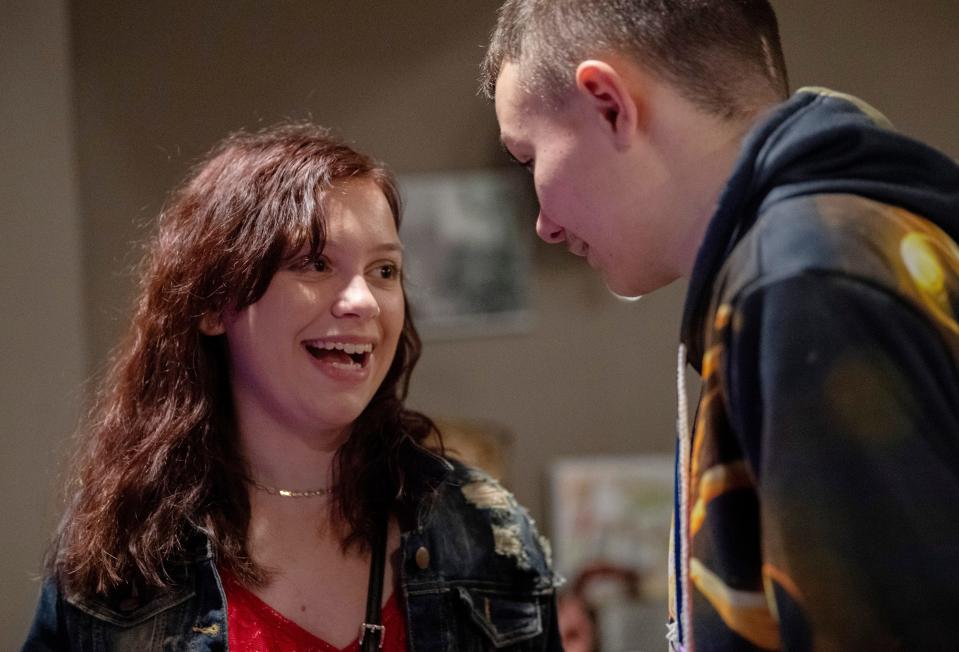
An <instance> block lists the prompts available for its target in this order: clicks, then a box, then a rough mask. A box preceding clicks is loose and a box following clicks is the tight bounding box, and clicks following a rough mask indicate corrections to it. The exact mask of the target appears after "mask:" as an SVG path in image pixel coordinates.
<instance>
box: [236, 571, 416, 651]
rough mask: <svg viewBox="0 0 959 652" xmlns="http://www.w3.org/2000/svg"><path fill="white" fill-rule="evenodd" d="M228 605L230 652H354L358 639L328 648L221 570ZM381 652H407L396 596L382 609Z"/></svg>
mask: <svg viewBox="0 0 959 652" xmlns="http://www.w3.org/2000/svg"><path fill="white" fill-rule="evenodd" d="M220 578H221V579H222V580H223V590H224V592H225V593H226V603H227V632H228V638H229V649H230V650H231V652H356V651H358V650H359V649H360V639H359V627H360V623H357V624H356V629H357V637H356V639H354V640H353V642H352V643H350V644H349V645H347V646H346V647H345V648H342V649H340V648H337V647H335V646H333V645H330V644H329V643H327V642H326V641H324V640H323V639H321V638H319V637H318V636H316V635H315V634H311V633H310V632H308V631H306V630H305V629H303V628H302V627H300V626H299V625H297V624H296V623H295V622H293V621H292V620H290V619H289V618H287V617H286V616H284V615H283V614H281V613H280V612H278V611H277V610H275V609H274V608H273V607H271V606H270V605H268V604H267V603H265V602H263V600H261V599H260V598H258V597H257V596H256V595H255V594H254V593H253V592H252V591H250V590H249V589H247V588H246V587H245V586H243V585H242V584H240V582H239V581H237V579H236V578H235V577H234V576H233V575H232V574H231V573H230V572H229V571H226V570H223V569H220ZM382 614H383V626H384V627H385V631H384V635H383V648H382V650H383V652H407V648H406V622H405V619H404V618H403V612H402V610H401V609H400V605H399V600H398V599H397V597H396V593H395V592H394V593H393V595H391V596H390V598H389V600H387V601H386V605H384V606H383V612H382Z"/></svg>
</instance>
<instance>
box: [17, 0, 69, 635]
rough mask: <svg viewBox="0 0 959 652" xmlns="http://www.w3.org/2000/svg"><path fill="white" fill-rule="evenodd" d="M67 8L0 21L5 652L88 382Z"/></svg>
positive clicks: (38, 8) (29, 8)
mask: <svg viewBox="0 0 959 652" xmlns="http://www.w3.org/2000/svg"><path fill="white" fill-rule="evenodd" d="M67 33H68V22H67V12H66V6H65V4H64V3H61V2H43V3H34V2H32V1H31V0H18V1H15V2H6V1H5V2H4V3H3V11H2V15H0V98H2V99H0V207H2V209H0V210H2V215H3V217H2V226H0V306H3V308H2V309H3V318H2V319H0V351H2V354H0V360H2V362H0V365H2V366H0V370H2V371H0V405H2V409H0V433H2V442H3V444H2V445H3V452H2V454H0V505H2V508H0V543H2V545H0V649H3V650H14V649H18V647H19V643H20V641H21V640H22V637H23V634H24V632H25V629H26V626H27V624H28V622H29V617H30V613H31V610H32V608H33V605H34V603H35V600H36V595H37V590H38V587H39V585H38V584H37V582H36V581H35V578H36V577H37V576H38V575H39V571H40V559H41V556H42V554H43V548H44V544H45V542H46V540H47V537H48V536H49V533H50V530H51V528H52V526H53V524H54V518H53V512H54V510H52V509H51V503H52V500H51V497H52V491H51V488H52V487H53V485H54V482H53V479H54V466H55V465H54V461H55V459H56V458H57V456H58V455H59V453H60V452H62V450H63V448H64V440H65V438H66V435H67V433H69V432H70V431H71V429H72V428H73V424H74V422H75V420H76V409H77V406H78V397H79V394H80V392H81V389H80V388H81V384H82V381H83V378H84V376H85V374H86V366H87V357H86V353H85V349H86V338H85V332H84V328H83V320H82V311H81V285H80V279H81V269H80V257H81V241H80V229H79V227H80V223H79V211H78V210H77V193H76V182H75V162H74V147H73V142H74V138H73V106H72V103H71V101H70V75H71V72H70V59H69V49H68V47H67Z"/></svg>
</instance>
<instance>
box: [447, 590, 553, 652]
mask: <svg viewBox="0 0 959 652" xmlns="http://www.w3.org/2000/svg"><path fill="white" fill-rule="evenodd" d="M457 591H458V593H459V597H460V600H461V601H462V602H463V603H464V605H465V606H466V607H467V608H468V609H469V614H470V617H471V619H472V620H473V622H474V623H476V625H478V626H479V628H480V629H481V630H482V631H483V633H484V634H486V636H488V637H489V639H490V642H491V643H492V644H493V646H494V647H497V648H501V647H506V646H507V645H512V644H514V643H519V642H520V641H526V640H529V639H532V638H535V637H537V636H539V635H541V634H542V633H543V617H542V612H541V607H540V604H539V600H538V599H537V597H536V596H535V595H529V596H528V597H527V599H523V598H521V597H518V596H517V595H516V594H515V593H513V592H508V593H506V592H497V591H493V590H489V589H477V588H467V587H462V586H459V587H457Z"/></svg>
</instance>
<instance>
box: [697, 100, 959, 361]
mask: <svg viewBox="0 0 959 652" xmlns="http://www.w3.org/2000/svg"><path fill="white" fill-rule="evenodd" d="M821 193H847V194H855V195H859V196H862V197H866V198H868V199H873V200H876V201H881V202H883V203H886V204H890V205H893V206H898V207H901V208H904V209H906V210H908V211H910V212H913V213H916V214H918V215H921V216H923V217H925V218H927V219H929V220H931V221H932V222H934V223H935V224H936V225H938V226H939V228H941V229H942V230H943V231H945V232H946V233H948V234H949V235H950V237H952V238H953V239H954V240H956V241H959V166H957V164H956V163H955V162H954V161H953V160H952V159H950V158H949V157H947V156H946V155H945V154H943V153H942V152H939V151H937V150H935V149H933V148H931V147H929V146H928V145H924V144H923V143H920V142H918V141H915V140H913V139H911V138H908V137H906V136H904V135H902V134H899V133H896V132H895V131H893V130H892V126H891V125H890V123H889V122H888V121H887V120H886V119H885V118H884V117H883V116H882V114H880V113H879V112H878V111H876V110H875V109H873V108H872V107H870V106H869V105H867V104H866V103H865V102H862V101H861V100H858V99H856V98H854V97H851V96H849V95H843V94H841V93H835V92H832V91H829V90H826V89H802V90H800V91H799V92H797V93H796V94H795V95H794V96H793V97H792V98H791V99H790V100H789V101H787V102H785V103H784V104H782V105H780V106H778V107H777V108H775V109H774V110H773V111H772V112H771V113H770V114H768V115H767V116H766V117H765V119H763V120H762V121H761V122H760V123H759V124H757V125H756V126H755V127H754V128H753V129H752V130H751V131H750V133H749V134H748V135H747V136H746V138H745V139H744V141H743V147H742V151H741V152H740V156H739V160H738V162H737V163H736V166H735V168H734V171H733V174H732V175H731V176H730V179H729V181H728V183H727V185H726V188H725V189H724V191H723V193H722V196H721V197H720V200H719V203H718V206H717V209H716V212H715V213H714V214H713V217H712V219H711V220H710V223H709V227H708V228H707V230H706V236H705V238H704V239H703V244H702V245H701V246H700V249H699V253H698V254H697V257H696V263H695V265H694V267H693V273H692V276H691V277H690V281H689V290H688V292H687V295H686V305H685V308H684V312H683V322H682V332H681V341H682V342H683V343H684V344H685V345H686V346H687V348H688V350H689V357H688V361H689V363H690V364H692V365H693V366H694V367H695V368H696V369H697V370H699V365H700V361H701V359H702V332H703V329H702V325H703V324H702V322H703V319H704V318H705V316H706V312H707V310H708V308H709V302H710V296H711V291H712V284H713V279H714V278H715V277H716V275H717V273H718V272H719V270H720V268H721V267H722V265H723V263H724V262H725V260H726V258H727V257H728V256H729V254H730V252H731V251H732V249H733V247H734V246H735V245H736V243H737V242H739V240H740V239H741V238H742V236H743V235H744V234H745V233H746V231H748V230H749V228H750V227H751V226H752V225H753V223H755V221H756V219H757V216H758V215H759V213H760V212H761V210H762V209H763V208H764V207H765V206H768V205H770V204H773V203H775V202H779V201H783V200H785V199H791V198H794V197H798V196H802V195H811V194H821Z"/></svg>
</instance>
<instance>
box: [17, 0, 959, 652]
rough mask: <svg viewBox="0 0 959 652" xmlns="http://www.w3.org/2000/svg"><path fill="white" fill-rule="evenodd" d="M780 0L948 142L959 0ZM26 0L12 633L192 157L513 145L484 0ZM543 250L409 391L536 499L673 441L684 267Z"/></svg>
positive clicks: (458, 155) (792, 16) (484, 156)
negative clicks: (519, 311)
mask: <svg viewBox="0 0 959 652" xmlns="http://www.w3.org/2000/svg"><path fill="white" fill-rule="evenodd" d="M774 4H775V5H776V7H777V9H778V10H779V11H780V15H781V23H782V31H783V37H784V41H785V45H786V49H787V53H786V54H787V59H788V61H789V63H790V65H791V69H792V77H793V82H794V86H796V85H803V84H821V85H831V86H833V87H836V88H839V89H842V90H847V91H851V92H854V93H858V94H859V95H861V96H862V97H864V98H865V99H867V100H869V101H872V102H874V103H875V104H876V105H878V106H879V107H880V108H882V109H883V110H884V111H885V112H886V113H887V114H888V115H889V117H890V118H892V119H893V121H894V122H896V123H897V124H898V125H899V126H900V127H901V128H902V129H903V130H904V131H906V132H908V133H911V134H914V135H917V136H920V137H922V138H925V139H928V140H930V141H931V142H933V143H934V144H937V145H938V146H940V147H941V148H943V149H945V151H947V152H948V153H950V154H951V155H952V156H959V133H957V131H956V129H955V107H956V106H959V101H957V100H959V97H957V94H959V83H957V81H956V79H957V74H956V73H957V72H959V71H957V69H956V63H955V62H956V61H959V51H957V50H959V3H956V2H955V1H954V0H939V1H932V0H924V1H918V2H911V3H901V2H899V1H898V0H896V1H894V0H844V2H840V3H837V2H825V1H823V2H818V1H813V0H789V1H788V2H787V1H785V0H781V1H778V2H776V1H774ZM20 5H21V6H20V8H19V9H18V7H17V4H16V3H14V4H11V3H10V2H6V0H5V3H4V4H3V5H2V7H3V8H2V15H0V29H2V30H3V31H2V33H0V37H2V38H0V47H2V48H4V49H3V51H2V55H3V56H2V57H0V65H2V66H3V67H2V70H3V75H4V76H3V80H2V81H3V83H2V85H0V89H2V91H0V95H2V99H0V107H2V111H3V114H2V117H3V118H4V119H3V122H2V124H3V129H4V131H3V132H2V133H3V136H2V138H3V140H2V141H0V144H2V146H3V149H4V152H3V154H2V156H3V166H4V167H3V172H4V174H3V175H2V176H3V179H2V182H3V185H2V186H0V187H2V188H3V191H4V196H3V199H4V201H3V204H4V208H5V211H6V212H7V215H8V217H7V218H6V219H5V221H4V225H3V227H2V229H3V231H2V233H3V236H2V240H0V243H2V244H0V246H2V247H3V253H4V277H5V280H4V295H3V296H4V298H5V299H6V301H5V303H4V305H5V306H8V310H10V308H9V307H10V306H15V307H16V309H15V310H14V311H13V313H14V314H15V318H14V320H13V321H12V322H11V321H10V320H9V319H8V320H5V323H4V326H3V329H4V331H3V341H4V347H5V348H4V351H5V352H4V368H3V373H2V377H3V380H2V382H3V398H2V401H3V406H4V414H3V419H4V421H3V424H4V433H5V434H6V435H7V437H8V439H9V441H10V442H12V444H11V446H10V449H9V450H10V451H11V454H8V455H5V456H4V458H3V464H4V467H3V469H4V471H3V478H2V482H3V486H4V489H5V491H4V492H3V495H2V497H0V500H2V501H3V506H4V510H3V515H4V522H5V524H6V523H14V524H15V528H14V529H13V530H11V529H9V528H5V529H7V531H8V532H16V533H17V536H16V538H14V537H12V536H11V534H9V533H5V534H4V546H5V550H8V551H9V552H8V553H7V554H5V555H4V558H3V562H2V564H3V566H2V568H3V584H2V586H3V589H2V591H3V595H2V598H3V599H2V600H0V604H2V605H4V606H3V607H2V609H3V611H0V618H3V620H2V622H0V628H2V630H3V631H0V648H2V649H10V648H12V647H15V643H14V642H15V641H17V640H19V637H20V636H21V635H22V633H21V624H22V623H23V622H25V619H26V617H27V613H28V612H29V610H30V609H31V608H32V601H33V595H34V591H35V586H33V585H31V584H29V583H28V582H27V581H26V579H25V578H26V577H27V576H28V575H29V574H30V573H31V572H33V571H34V570H35V569H36V567H37V560H38V558H39V551H40V549H41V547H42V542H43V534H44V532H45V531H46V530H47V529H48V527H49V524H50V521H51V519H50V518H49V517H46V516H43V514H44V511H45V510H44V506H45V505H46V502H47V494H46V493H44V491H45V489H44V488H45V487H46V486H48V482H47V481H48V480H49V479H50V477H51V473H52V471H51V465H50V455H49V450H50V449H51V448H55V447H57V446H60V444H59V442H61V441H62V440H63V438H64V437H65V436H66V433H67V432H68V431H69V430H70V428H71V424H72V419H73V414H74V412H73V408H72V407H71V403H70V400H69V399H70V397H75V396H77V395H78V394H79V391H80V390H79V389H78V388H79V386H80V383H81V378H83V377H85V376H86V375H88V374H89V373H91V372H92V371H93V370H94V369H97V368H99V367H100V366H101V365H102V363H103V360H104V359H105V356H106V354H107V351H108V349H109V347H110V346H111V345H112V343H113V342H114V341H115V338H116V336H117V334H118V332H119V330H120V328H121V327H122V326H123V324H124V315H125V314H126V306H127V303H128V301H129V296H130V279H129V276H128V269H129V267H130V266H131V265H132V264H133V263H134V262H135V260H136V258H137V256H138V251H137V248H136V247H135V246H134V243H135V242H137V241H138V240H140V239H141V238H142V236H143V234H144V229H143V226H144V225H149V224H150V222H151V220H152V218H153V216H154V215H155V213H156V211H157V209H158V208H159V206H160V204H161V203H162V200H163V197H164V193H165V192H166V191H167V190H169V188H171V187H172V186H173V185H174V184H175V183H176V182H177V180H178V179H179V178H181V176H182V175H183V174H184V172H185V170H186V168H187V166H188V165H189V164H190V162H191V161H192V160H194V159H195V157H197V156H198V155H200V154H201V153H202V152H203V151H205V150H206V149H207V148H208V147H209V146H210V145H211V144H212V143H213V142H214V141H215V140H216V139H218V138H219V137H221V136H222V135H224V134H225V133H227V132H228V131H230V130H232V129H236V128H239V127H243V126H246V127H256V126H257V125H260V124H268V123H271V122H274V121H276V120H278V119H280V118H284V117H293V118H297V117H312V119H314V120H316V121H318V122H321V123H325V124H328V125H330V126H333V127H334V128H335V129H336V130H337V131H338V132H339V133H340V134H341V135H343V136H345V137H347V138H349V139H352V140H355V142H356V143H357V145H358V146H359V147H360V148H362V149H366V150H368V151H370V152H372V153H374V154H375V155H377V156H379V157H382V158H384V159H385V160H387V161H389V162H390V163H391V164H392V165H393V166H394V167H395V168H397V169H398V170H399V171H401V172H407V171H419V170H433V169H441V168H450V167H453V168H475V167H483V166H489V165H500V164H503V163H504V162H505V161H504V158H503V155H502V154H501V152H500V151H499V146H498V143H497V136H496V125H495V120H494V117H493V114H492V109H491V107H490V106H489V105H488V104H487V103H486V101H485V100H482V99H480V98H479V97H477V96H476V95H475V88H476V82H475V76H476V64H477V62H478V60H479V59H480V57H481V56H482V46H483V45H484V44H485V40H486V34H487V32H488V30H489V28H490V27H491V26H492V22H493V17H494V11H495V7H496V6H497V5H498V0H470V1H469V2H465V1H463V2H455V1H454V2H451V1H450V0H417V1H415V2H414V1H412V0H410V1H403V2H342V1H337V2H334V1H326V2H315V1H306V0H303V1H300V2H284V3H282V4H281V3H263V2H254V1H252V0H247V1H242V2H241V1H237V2H230V3H225V2H212V1H209V2H192V1H187V0H174V1H172V2H165V3H125V2H120V1H119V0H109V1H108V0H101V1H99V2H96V3H93V2H83V3H81V2H77V3H73V4H72V5H71V6H70V16H69V26H70V33H71V35H72V42H71V41H70V40H68V38H67V17H66V16H65V15H64V10H63V7H62V5H60V4H57V3H56V2H53V1H52V0H51V2H48V3H37V4H33V3H31V4H30V7H31V8H32V9H31V12H30V13H29V15H27V14H26V11H25V9H24V8H25V7H26V6H27V3H25V2H21V3H20ZM11 18H16V19H17V20H11ZM37 30H39V31H37ZM68 44H69V48H70V49H69V50H68ZM68 52H72V66H70V65H68V61H67V53H68ZM71 75H72V76H73V78H74V86H73V91H74V100H73V102H72V103H71V101H70V100H69V98H68V95H67V89H68V84H69V82H70V76H71ZM8 77H9V80H8ZM10 90H12V91H13V92H12V93H11V92H9V91H10ZM13 97H16V98H17V100H16V101H12V99H11V98H13ZM73 114H75V115H76V129H75V130H74V131H71V129H70V127H71V119H72V118H71V115H73ZM8 127H13V129H8ZM74 136H75V138H76V143H77V152H78V161H79V164H78V168H77V169H78V174H79V199H78V200H77V199H76V197H75V192H74V190H73V188H74V186H73V185H72V184H73V176H72V174H73V172H72V167H71V164H72V158H71V157H72V154H71V152H72V151H73V150H72V144H71V143H72V142H73V141H72V138H73V137H74ZM8 168H9V169H8ZM14 180H15V181H16V182H14ZM8 192H9V193H10V198H11V199H8V198H7V193H8ZM78 204H79V207H80V208H79V214H80V215H82V221H80V222H78V221H77V219H76V216H77V215H78V209H77V205H78ZM11 217H12V218H13V219H11ZM531 225H532V216H531V217H530V221H529V224H528V225H526V226H527V228H529V227H531ZM78 227H79V228H81V229H82V230H80V231H79V232H78ZM81 244H82V247H81ZM534 257H535V266H534V270H533V274H532V278H531V283H532V285H531V288H532V300H533V308H534V322H533V325H532V327H531V329H530V330H529V332H527V333H524V334H520V335H512V336H503V337H496V338H487V339H482V338H477V339H470V340H459V341H449V342H430V343H428V344H427V348H426V350H425V352H424V356H423V359H422V362H421V365H420V367H419V369H418V371H417V373H416V375H415V377H414V382H413V391H412V395H411V402H412V404H413V405H414V406H416V407H419V408H422V409H424V410H427V411H429V412H430V413H433V414H436V415H446V416H467V417H483V418H492V419H495V420H498V421H500V422H501V423H503V424H505V425H506V426H508V427H509V428H510V429H512V430H513V432H514V434H515V436H516V440H515V442H514V449H513V465H512V482H511V484H512V486H513V488H514V489H515V490H516V492H517V494H518V496H519V498H520V499H521V500H522V501H523V502H525V503H527V504H528V505H529V506H530V507H531V508H532V509H533V512H534V514H535V515H537V516H539V517H545V508H546V504H545V500H544V485H543V480H544V473H545V469H546V467H547V464H548V463H549V461H550V460H552V459H555V458H556V457H559V456H565V455H578V454H594V453H600V452H601V453H610V454H623V453H633V452H641V451H664V450H670V449H671V447H672V437H673V422H674V419H675V407H674V405H675V389H674V375H675V372H674V365H675V350H674V346H675V342H676V332H677V324H678V317H679V312H680V310H681V306H682V293H683V288H682V287H681V286H680V285H679V284H677V285H675V286H673V287H671V288H668V289H666V290H664V291H662V292H659V293H657V294H654V295H651V296H648V297H645V298H644V299H642V300H641V301H640V302H639V303H636V304H624V303H620V302H618V301H616V300H614V299H613V298H612V297H610V296H609V295H608V294H607V293H606V292H605V290H604V289H603V287H602V285H601V284H600V283H599V281H598V280H597V279H596V278H595V277H594V276H593V275H592V274H591V273H590V272H589V270H587V269H586V268H585V266H584V265H583V264H582V262H581V261H579V260H574V259H572V257H570V256H569V255H568V254H565V253H564V252H562V251H560V250H555V251H554V250H552V249H548V248H546V247H544V246H536V247H535V249H534ZM39 279H42V282H41V281H40V280H39ZM11 281H12V284H11ZM81 286H82V288H81ZM81 299H82V302H81ZM11 323H12V325H11ZM84 350H89V352H90V355H89V357H85V356H84V353H83V351H84ZM51 396H54V397H56V398H57V400H56V401H55V405H52V406H51V405H49V403H50V401H49V398H50V397H51ZM64 397H66V399H67V400H64Z"/></svg>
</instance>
